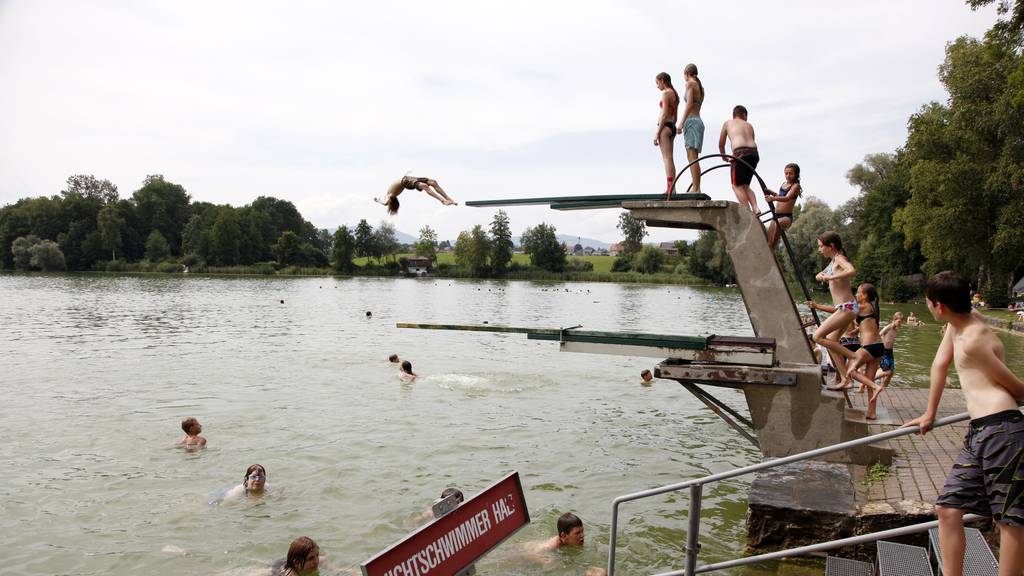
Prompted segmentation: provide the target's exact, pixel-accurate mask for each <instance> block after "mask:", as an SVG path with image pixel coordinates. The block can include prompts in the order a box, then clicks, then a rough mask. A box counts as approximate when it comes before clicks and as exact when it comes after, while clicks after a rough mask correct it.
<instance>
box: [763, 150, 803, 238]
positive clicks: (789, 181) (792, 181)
mask: <svg viewBox="0 0 1024 576" xmlns="http://www.w3.org/2000/svg"><path fill="white" fill-rule="evenodd" d="M783 173H784V174H785V176H786V181H785V182H783V184H782V186H780V187H779V193H778V194H769V195H768V196H766V197H765V200H767V201H768V202H769V203H774V204H775V218H774V219H773V220H772V223H771V225H770V226H768V245H769V246H771V247H772V250H774V249H775V247H776V246H778V244H779V238H781V237H782V232H783V231H784V230H789V227H790V226H792V225H793V208H794V207H795V206H796V199H797V198H799V197H800V194H801V193H802V192H803V191H804V189H803V188H802V187H801V186H800V166H797V165H796V164H792V163H790V164H786V168H785V170H784V171H783Z"/></svg>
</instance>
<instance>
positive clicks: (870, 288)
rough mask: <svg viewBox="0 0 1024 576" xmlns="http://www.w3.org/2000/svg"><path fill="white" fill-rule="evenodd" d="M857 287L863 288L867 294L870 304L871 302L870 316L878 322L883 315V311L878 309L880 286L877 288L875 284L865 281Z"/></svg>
mask: <svg viewBox="0 0 1024 576" xmlns="http://www.w3.org/2000/svg"><path fill="white" fill-rule="evenodd" d="M857 289H858V290H863V291H864V294H867V297H868V304H871V314H870V316H871V317H872V318H874V319H875V321H876V322H877V321H878V319H879V318H880V317H881V316H882V313H881V312H880V311H879V309H878V288H875V285H874V284H869V283H867V282H865V283H863V284H861V285H860V286H858V287H857Z"/></svg>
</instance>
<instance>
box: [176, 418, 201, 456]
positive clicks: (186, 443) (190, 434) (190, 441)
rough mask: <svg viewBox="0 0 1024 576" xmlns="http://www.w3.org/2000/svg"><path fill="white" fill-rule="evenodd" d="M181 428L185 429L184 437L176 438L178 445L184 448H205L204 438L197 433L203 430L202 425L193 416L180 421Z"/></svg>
mask: <svg viewBox="0 0 1024 576" xmlns="http://www.w3.org/2000/svg"><path fill="white" fill-rule="evenodd" d="M181 429H182V430H184V431H185V437H184V438H182V439H181V440H178V445H179V446H181V447H183V448H185V449H186V450H201V449H203V448H206V438H203V437H202V436H200V435H199V434H200V433H202V431H203V425H202V424H200V423H199V420H196V419H195V418H185V419H184V420H182V421H181Z"/></svg>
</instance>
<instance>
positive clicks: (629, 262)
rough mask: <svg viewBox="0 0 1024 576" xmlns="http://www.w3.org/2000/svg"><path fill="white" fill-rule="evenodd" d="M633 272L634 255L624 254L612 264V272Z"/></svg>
mask: <svg viewBox="0 0 1024 576" xmlns="http://www.w3.org/2000/svg"><path fill="white" fill-rule="evenodd" d="M631 270H633V255H632V254H623V255H622V256H619V257H618V258H616V259H615V261H614V262H612V272H630V271H631Z"/></svg>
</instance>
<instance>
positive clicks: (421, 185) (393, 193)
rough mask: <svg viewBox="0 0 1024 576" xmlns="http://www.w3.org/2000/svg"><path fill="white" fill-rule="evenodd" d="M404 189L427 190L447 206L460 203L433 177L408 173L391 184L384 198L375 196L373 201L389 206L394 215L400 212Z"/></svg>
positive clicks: (390, 212)
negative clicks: (401, 195)
mask: <svg viewBox="0 0 1024 576" xmlns="http://www.w3.org/2000/svg"><path fill="white" fill-rule="evenodd" d="M403 190H419V191H421V192H426V193H427V194H429V195H430V196H433V197H434V198H436V199H437V201H438V202H440V203H441V204H444V205H445V206H453V205H455V204H458V202H456V201H455V200H452V199H451V198H450V197H449V196H448V194H446V193H445V191H444V190H443V189H442V188H441V185H440V184H438V183H437V180H434V179H433V178H419V177H416V176H409V175H408V174H407V175H405V176H402V177H401V178H400V179H399V180H398V181H397V182H395V183H394V184H392V185H391V186H389V187H388V191H387V193H385V194H384V196H383V197H382V198H374V199H373V201H374V202H377V203H378V204H383V205H385V206H387V208H388V214H391V215H392V216H394V215H395V214H398V207H399V206H398V195H399V194H401V193H402V191H403Z"/></svg>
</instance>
